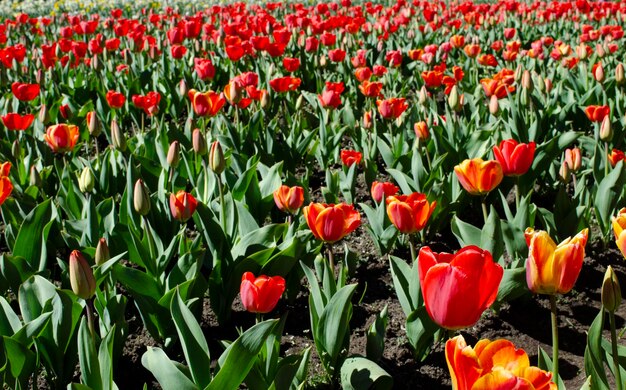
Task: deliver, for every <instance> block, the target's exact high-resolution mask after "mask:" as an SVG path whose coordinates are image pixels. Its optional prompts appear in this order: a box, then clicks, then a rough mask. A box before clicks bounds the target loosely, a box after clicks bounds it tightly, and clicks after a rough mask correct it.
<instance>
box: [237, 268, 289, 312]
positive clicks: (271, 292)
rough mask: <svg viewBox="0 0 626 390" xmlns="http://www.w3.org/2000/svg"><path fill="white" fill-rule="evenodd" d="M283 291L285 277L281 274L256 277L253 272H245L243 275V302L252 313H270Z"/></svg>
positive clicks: (241, 290)
mask: <svg viewBox="0 0 626 390" xmlns="http://www.w3.org/2000/svg"><path fill="white" fill-rule="evenodd" d="M283 292H285V279H283V278H282V277H281V276H266V275H261V276H259V277H255V276H254V274H253V273H252V272H245V273H244V274H243V275H242V277H241V286H240V288H239V293H240V295H241V304H242V305H243V307H244V308H245V309H246V310H247V311H249V312H250V313H269V312H270V311H272V310H274V307H276V304H277V303H278V300H279V299H280V297H281V295H283Z"/></svg>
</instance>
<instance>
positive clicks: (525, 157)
mask: <svg viewBox="0 0 626 390" xmlns="http://www.w3.org/2000/svg"><path fill="white" fill-rule="evenodd" d="M493 154H494V156H495V157H496V160H497V161H498V162H499V163H500V165H502V174H503V175H504V176H520V175H523V174H525V173H526V172H528V169H530V166H531V165H532V163H533V157H534V156H535V143H534V142H530V143H528V144H524V143H518V142H517V141H515V140H514V139H508V140H504V141H502V142H500V146H494V147H493Z"/></svg>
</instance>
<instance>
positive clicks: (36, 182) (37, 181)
mask: <svg viewBox="0 0 626 390" xmlns="http://www.w3.org/2000/svg"><path fill="white" fill-rule="evenodd" d="M28 184H29V185H31V186H34V187H41V176H40V175H39V171H38V170H37V167H35V166H34V165H33V166H32V167H30V177H29V181H28Z"/></svg>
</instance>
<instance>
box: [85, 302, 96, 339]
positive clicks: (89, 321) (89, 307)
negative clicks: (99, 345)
mask: <svg viewBox="0 0 626 390" xmlns="http://www.w3.org/2000/svg"><path fill="white" fill-rule="evenodd" d="M86 302H87V305H86V308H87V326H88V327H89V333H90V334H91V339H92V340H93V342H94V345H95V343H96V328H95V325H94V314H93V298H89V299H87V301H86Z"/></svg>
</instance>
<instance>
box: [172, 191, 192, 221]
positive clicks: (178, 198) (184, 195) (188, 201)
mask: <svg viewBox="0 0 626 390" xmlns="http://www.w3.org/2000/svg"><path fill="white" fill-rule="evenodd" d="M196 207H198V201H197V200H196V198H194V197H193V195H191V194H190V193H188V192H185V191H182V190H181V191H178V192H177V193H176V195H174V194H170V211H171V212H172V217H174V219H175V220H177V221H179V222H185V221H187V220H188V219H189V218H191V216H192V215H193V213H194V212H195V211H196Z"/></svg>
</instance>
